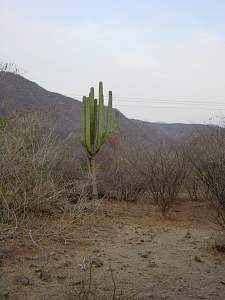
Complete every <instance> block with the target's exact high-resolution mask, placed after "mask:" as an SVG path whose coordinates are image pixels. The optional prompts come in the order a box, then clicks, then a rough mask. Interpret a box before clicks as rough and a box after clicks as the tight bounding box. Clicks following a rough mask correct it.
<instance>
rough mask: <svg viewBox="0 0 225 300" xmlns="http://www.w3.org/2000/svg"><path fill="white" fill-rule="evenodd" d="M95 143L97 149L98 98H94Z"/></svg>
mask: <svg viewBox="0 0 225 300" xmlns="http://www.w3.org/2000/svg"><path fill="white" fill-rule="evenodd" d="M94 128H95V129H94V132H95V137H94V145H95V151H96V150H97V138H98V100H97V99H95V100H94Z"/></svg>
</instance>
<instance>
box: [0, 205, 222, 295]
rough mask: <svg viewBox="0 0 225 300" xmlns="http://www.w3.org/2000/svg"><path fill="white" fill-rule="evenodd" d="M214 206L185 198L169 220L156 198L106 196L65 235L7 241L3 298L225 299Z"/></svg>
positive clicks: (2, 251)
mask: <svg viewBox="0 0 225 300" xmlns="http://www.w3.org/2000/svg"><path fill="white" fill-rule="evenodd" d="M209 212H210V210H209V208H207V207H205V206H204V205H203V204H202V203H196V202H182V201H181V202H180V203H177V205H176V207H175V208H174V210H173V211H172V212H171V214H170V216H169V217H168V218H167V219H162V218H161V217H160V215H159V214H158V213H157V211H156V209H155V208H154V207H153V206H151V205H149V204H143V203H138V204H132V203H117V202H106V203H104V204H103V205H102V207H101V208H100V209H99V210H98V211H97V213H96V214H95V215H93V216H92V217H90V218H88V219H84V220H83V221H82V222H80V223H79V224H77V223H76V224H74V225H72V226H71V227H70V228H71V229H70V230H71V235H69V236H68V235H67V236H66V235H65V237H64V238H63V236H61V237H60V239H55V238H54V236H48V238H43V239H42V240H40V239H39V240H38V241H36V237H35V236H32V235H31V233H30V235H29V238H27V237H26V238H25V237H24V238H23V237H21V236H19V237H16V235H15V236H14V237H13V238H12V239H8V240H2V241H0V262H1V265H0V272H1V273H0V299H13V300H17V299H18V300H19V299H24V300H28V299H35V300H47V299H54V300H61V299H62V300H63V299H65V300H67V299H69V300H70V299H86V298H85V293H86V296H88V299H181V300H186V299H187V300H188V299H210V300H214V299H215V300H217V299H221V300H224V299H225V256H224V254H222V253H218V252H216V251H214V250H213V244H214V240H215V239H216V232H217V231H216V230H215V228H213V226H212V225H211V223H210V222H209V220H208V217H209ZM49 222H51V224H47V225H46V226H52V225H54V224H53V222H54V221H49ZM82 297H83V298H82Z"/></svg>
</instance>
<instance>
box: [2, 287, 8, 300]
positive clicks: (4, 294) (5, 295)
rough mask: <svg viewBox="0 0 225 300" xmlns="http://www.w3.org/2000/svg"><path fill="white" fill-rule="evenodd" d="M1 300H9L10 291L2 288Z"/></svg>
mask: <svg viewBox="0 0 225 300" xmlns="http://www.w3.org/2000/svg"><path fill="white" fill-rule="evenodd" d="M0 289H1V290H0V300H6V299H9V292H8V291H4V290H3V289H2V288H1V287H0Z"/></svg>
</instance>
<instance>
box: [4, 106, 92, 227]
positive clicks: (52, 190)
mask: <svg viewBox="0 0 225 300" xmlns="http://www.w3.org/2000/svg"><path fill="white" fill-rule="evenodd" d="M48 117H49V115H45V113H43V112H38V111H21V112H18V113H15V114H13V115H11V116H10V117H6V118H2V119H1V125H0V220H1V222H8V223H10V222H12V220H13V221H15V218H16V219H17V221H18V220H22V219H25V218H26V217H27V216H29V217H30V216H31V215H32V214H33V215H35V216H41V215H48V216H50V215H51V216H54V215H57V214H61V213H62V212H63V211H64V210H65V209H67V210H68V209H69V210H71V211H72V212H73V213H74V216H77V215H78V212H79V213H81V211H82V209H83V210H85V205H86V204H85V203H87V201H86V198H85V192H84V191H83V188H81V185H80V181H79V178H78V176H75V175H78V174H75V172H74V174H73V175H74V177H72V175H71V176H69V175H68V174H67V173H66V172H64V171H65V168H63V166H64V165H65V161H67V160H69V159H68V157H69V155H68V152H67V151H66V150H65V149H67V148H66V147H65V142H63V143H62V142H59V141H58V139H57V137H56V135H55V134H54V123H52V124H51V123H50V121H49V118H48ZM49 128H53V129H49ZM74 161H75V157H73V158H71V159H70V160H69V164H73V165H74ZM76 208H77V209H76Z"/></svg>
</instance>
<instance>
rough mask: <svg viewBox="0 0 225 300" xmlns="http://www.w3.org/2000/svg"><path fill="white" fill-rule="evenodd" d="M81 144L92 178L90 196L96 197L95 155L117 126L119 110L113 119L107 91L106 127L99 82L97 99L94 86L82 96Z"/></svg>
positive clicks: (110, 97) (101, 90) (110, 95)
mask: <svg viewBox="0 0 225 300" xmlns="http://www.w3.org/2000/svg"><path fill="white" fill-rule="evenodd" d="M81 114H82V115H81V120H82V132H83V136H82V144H83V146H84V148H85V149H86V151H87V154H88V158H89V170H90V175H91V179H92V197H93V198H95V199H96V198H98V189H97V175H96V161H95V156H96V154H97V153H98V152H99V150H100V148H101V146H102V145H103V144H104V143H105V141H106V140H107V138H108V137H109V135H110V134H111V133H112V132H113V131H114V130H116V129H117V128H119V112H118V111H116V114H115V118H114V119H113V108H112V92H111V91H110V92H109V100H108V111H107V114H106V127H104V124H103V123H104V122H103V114H104V95H103V84H102V82H99V99H95V94H94V88H91V90H90V93H89V96H88V97H85V96H84V97H83V103H82V112H81Z"/></svg>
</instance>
